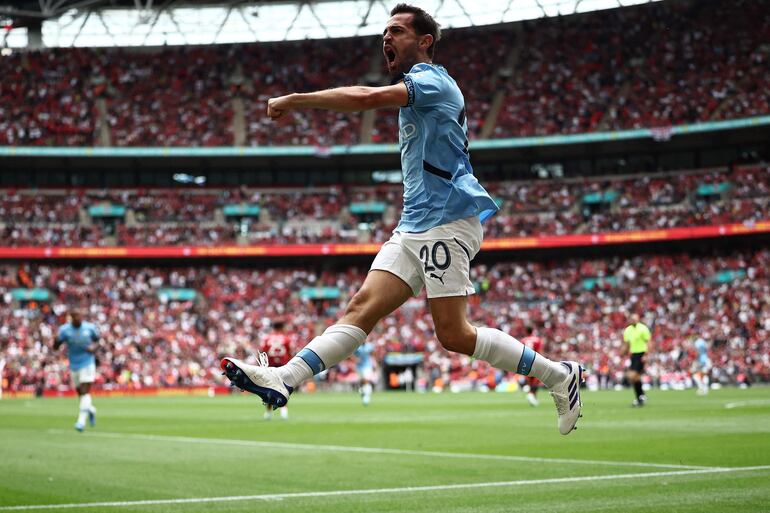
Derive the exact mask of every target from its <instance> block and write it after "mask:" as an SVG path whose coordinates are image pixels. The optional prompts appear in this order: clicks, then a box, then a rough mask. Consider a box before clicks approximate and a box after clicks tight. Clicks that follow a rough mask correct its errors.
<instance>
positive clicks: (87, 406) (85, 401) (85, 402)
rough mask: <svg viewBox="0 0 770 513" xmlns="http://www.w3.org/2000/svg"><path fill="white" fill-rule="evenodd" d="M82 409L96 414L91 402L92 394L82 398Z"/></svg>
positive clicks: (84, 395)
mask: <svg viewBox="0 0 770 513" xmlns="http://www.w3.org/2000/svg"><path fill="white" fill-rule="evenodd" d="M80 409H81V410H86V412H95V411H96V408H94V403H93V402H92V401H91V394H83V395H81V396H80Z"/></svg>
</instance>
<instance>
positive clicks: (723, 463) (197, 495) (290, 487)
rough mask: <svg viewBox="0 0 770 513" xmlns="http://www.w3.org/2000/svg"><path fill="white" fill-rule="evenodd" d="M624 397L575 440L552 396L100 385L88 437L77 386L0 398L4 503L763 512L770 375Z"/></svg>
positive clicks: (118, 508) (610, 402)
mask: <svg viewBox="0 0 770 513" xmlns="http://www.w3.org/2000/svg"><path fill="white" fill-rule="evenodd" d="M630 399H631V393H630V392H628V391H625V392H598V393H584V412H585V417H584V418H583V419H582V420H581V423H580V424H579V427H580V429H579V430H578V431H576V432H575V433H573V434H571V435H569V436H567V437H562V436H561V435H559V434H558V432H557V430H556V420H555V410H554V408H553V406H552V405H551V403H550V398H548V397H547V396H545V395H544V396H542V402H543V404H541V406H540V407H539V408H537V409H533V408H530V407H529V406H528V405H527V404H526V403H525V401H524V398H523V396H522V395H521V394H481V393H476V394H470V393H469V394H457V395H451V394H444V395H433V394H430V395H418V394H398V393H390V394H378V395H375V396H374V400H373V403H372V405H371V406H369V407H368V408H364V407H362V406H361V405H360V403H359V400H358V397H357V396H356V395H353V394H316V395H304V396H302V395H299V396H297V397H295V398H293V399H292V402H291V403H290V406H291V419H290V420H289V421H281V420H278V419H275V420H273V421H271V422H264V421H262V420H261V415H262V412H263V410H262V407H261V404H260V403H259V401H258V400H257V399H256V398H255V397H253V396H249V395H246V394H239V395H234V396H230V397H216V398H206V397H174V398H168V397H164V398H161V397H158V398H112V399H106V398H96V401H95V403H96V406H97V407H98V408H99V417H98V425H97V427H96V428H95V429H92V430H87V431H86V432H85V433H82V434H80V433H77V432H75V431H74V430H73V429H72V425H73V423H74V420H75V419H74V416H75V414H76V411H75V410H76V400H75V399H73V398H69V399H42V400H3V401H0V476H1V478H0V511H66V512H75V511H89V512H94V511H107V512H123V511H142V512H145V511H146V512H158V511H169V512H235V511H239V512H240V511H260V512H262V511H264V512H274V511H292V512H294V511H307V512H313V513H315V512H335V513H340V512H347V511H366V512H379V511H404V512H472V511H474V512H475V511H484V512H491V511H495V512H510V511H527V512H562V511H564V512H584V511H585V512H587V511H608V512H612V511H623V512H639V511H650V512H652V511H655V512H658V511H676V512H685V511H687V512H699V513H700V512H724V511H728V510H732V511H736V512H759V511H764V512H767V511H770V388H760V387H757V388H754V389H750V390H736V389H723V390H718V391H714V392H712V393H711V394H710V395H709V396H707V397H698V396H696V395H695V394H694V392H692V391H688V392H656V391H653V392H652V393H651V394H650V404H649V405H648V406H647V407H645V408H644V409H632V408H630V407H629V402H630ZM546 401H548V402H546ZM758 467H759V468H758Z"/></svg>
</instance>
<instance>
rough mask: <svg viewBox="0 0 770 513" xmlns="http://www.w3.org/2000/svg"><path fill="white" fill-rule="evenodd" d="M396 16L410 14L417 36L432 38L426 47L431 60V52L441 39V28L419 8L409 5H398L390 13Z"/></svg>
mask: <svg viewBox="0 0 770 513" xmlns="http://www.w3.org/2000/svg"><path fill="white" fill-rule="evenodd" d="M396 14H412V15H414V16H413V17H412V27H413V28H414V31H415V32H417V35H419V36H424V35H425V34H430V35H431V36H433V42H432V43H431V45H430V46H429V47H428V50H427V51H428V57H430V58H431V59H432V58H433V52H434V50H435V49H436V43H438V41H439V39H441V26H440V25H439V24H438V22H437V21H436V20H434V19H433V16H431V15H430V14H428V13H427V12H425V11H423V10H422V9H420V8H419V7H416V6H414V5H409V4H398V5H397V6H395V7H394V8H393V10H391V11H390V15H391V16H395V15H396Z"/></svg>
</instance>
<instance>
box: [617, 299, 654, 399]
mask: <svg viewBox="0 0 770 513" xmlns="http://www.w3.org/2000/svg"><path fill="white" fill-rule="evenodd" d="M651 337H652V335H651V333H650V328H648V327H647V326H646V325H645V324H644V323H643V322H642V321H641V318H640V317H639V314H638V313H634V314H632V315H631V324H629V325H628V326H627V327H626V329H625V330H623V342H624V343H625V345H626V350H627V351H628V352H629V353H630V354H631V365H630V367H629V368H628V372H627V374H626V375H627V377H628V381H629V383H631V385H632V386H633V387H634V394H635V396H636V398H635V399H634V402H633V403H632V404H631V405H632V406H634V407H641V406H644V403H646V402H647V396H646V395H644V391H643V390H642V376H643V375H644V355H645V354H646V353H647V351H648V349H649V347H648V344H649V342H650V338H651Z"/></svg>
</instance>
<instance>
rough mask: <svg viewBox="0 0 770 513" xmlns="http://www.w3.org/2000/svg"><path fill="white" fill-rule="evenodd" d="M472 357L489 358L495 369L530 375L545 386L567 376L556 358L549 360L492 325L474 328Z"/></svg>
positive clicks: (549, 385) (564, 368)
mask: <svg viewBox="0 0 770 513" xmlns="http://www.w3.org/2000/svg"><path fill="white" fill-rule="evenodd" d="M473 357H474V358H478V359H479V360H484V361H485V362H489V363H491V364H492V365H493V366H495V367H497V368H498V369H503V370H506V371H509V372H515V373H517V374H521V375H523V376H534V377H536V378H538V379H539V380H540V381H542V382H543V384H544V385H545V386H546V387H548V388H551V387H552V386H554V385H556V384H558V383H560V382H562V381H564V379H565V378H566V377H567V369H566V367H564V366H563V365H561V364H560V363H559V362H554V361H551V360H549V359H548V358H546V357H545V356H543V355H541V354H539V353H536V352H535V351H533V350H532V349H530V348H529V347H526V346H525V345H524V344H522V343H521V342H519V341H518V340H516V339H515V338H513V337H512V336H510V335H508V334H507V333H503V332H502V331H500V330H497V329H494V328H476V350H475V351H474V352H473Z"/></svg>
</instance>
